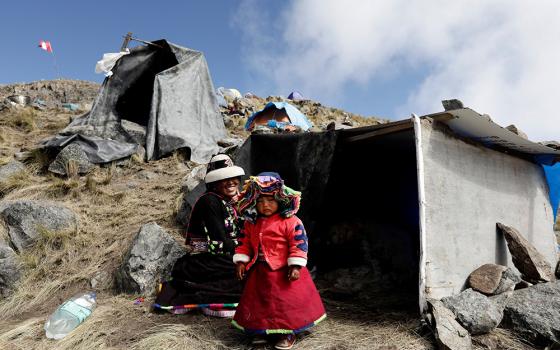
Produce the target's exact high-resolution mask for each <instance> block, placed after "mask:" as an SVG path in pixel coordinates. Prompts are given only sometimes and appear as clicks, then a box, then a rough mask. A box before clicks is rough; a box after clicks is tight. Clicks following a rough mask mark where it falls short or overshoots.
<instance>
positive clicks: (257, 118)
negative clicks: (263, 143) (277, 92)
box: [245, 102, 313, 134]
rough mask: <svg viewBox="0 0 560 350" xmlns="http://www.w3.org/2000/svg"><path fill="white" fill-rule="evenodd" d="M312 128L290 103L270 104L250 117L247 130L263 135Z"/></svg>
mask: <svg viewBox="0 0 560 350" xmlns="http://www.w3.org/2000/svg"><path fill="white" fill-rule="evenodd" d="M312 126H313V125H312V124H311V122H310V121H309V120H308V119H307V117H306V116H305V115H304V114H303V113H301V112H300V111H299V110H298V109H297V108H296V107H294V106H292V105H291V104H289V103H288V102H269V103H267V104H266V106H264V108H263V109H262V110H260V111H258V112H255V113H253V114H252V115H251V116H250V117H249V119H248V120H247V123H246V124H245V130H248V131H251V132H253V133H261V134H267V133H279V132H301V131H308V130H309V129H310V128H311V127H312Z"/></svg>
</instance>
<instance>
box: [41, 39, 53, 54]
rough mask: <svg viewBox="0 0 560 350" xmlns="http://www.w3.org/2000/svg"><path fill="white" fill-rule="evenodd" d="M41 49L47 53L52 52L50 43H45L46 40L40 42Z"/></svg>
mask: <svg viewBox="0 0 560 350" xmlns="http://www.w3.org/2000/svg"><path fill="white" fill-rule="evenodd" d="M39 47H40V48H41V49H43V50H45V51H47V52H52V47H51V42H50V41H45V40H41V41H39Z"/></svg>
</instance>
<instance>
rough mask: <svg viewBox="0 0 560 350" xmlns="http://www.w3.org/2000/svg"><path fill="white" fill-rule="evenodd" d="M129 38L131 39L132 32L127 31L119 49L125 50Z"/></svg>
mask: <svg viewBox="0 0 560 350" xmlns="http://www.w3.org/2000/svg"><path fill="white" fill-rule="evenodd" d="M131 39H132V32H128V33H127V34H126V36H125V37H124V41H123V43H122V46H121V51H124V50H126V48H127V47H128V43H129V42H130V40H131Z"/></svg>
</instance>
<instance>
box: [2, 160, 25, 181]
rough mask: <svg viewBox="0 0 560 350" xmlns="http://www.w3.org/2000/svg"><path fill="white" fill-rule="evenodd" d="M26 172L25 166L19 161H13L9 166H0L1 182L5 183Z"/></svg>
mask: <svg viewBox="0 0 560 350" xmlns="http://www.w3.org/2000/svg"><path fill="white" fill-rule="evenodd" d="M24 171H25V165H23V163H21V162H18V161H17V160H12V161H11V162H9V163H8V164H5V165H2V166H0V182H5V181H6V180H8V179H9V178H10V177H12V176H14V175H16V174H19V173H21V172H24Z"/></svg>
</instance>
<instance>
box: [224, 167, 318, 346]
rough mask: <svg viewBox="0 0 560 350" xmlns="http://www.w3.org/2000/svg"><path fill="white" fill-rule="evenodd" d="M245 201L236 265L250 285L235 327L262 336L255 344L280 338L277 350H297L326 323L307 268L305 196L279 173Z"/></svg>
mask: <svg viewBox="0 0 560 350" xmlns="http://www.w3.org/2000/svg"><path fill="white" fill-rule="evenodd" d="M241 196H242V198H241V200H240V201H239V210H240V213H241V214H243V215H244V216H245V217H246V218H247V221H246V222H245V226H244V230H243V232H242V233H241V235H240V239H239V245H238V247H237V248H236V249H235V255H234V256H233V261H234V263H236V273H237V277H238V278H239V279H240V280H241V279H245V278H246V283H245V288H244V290H243V294H242V295H241V300H240V302H239V305H238V307H237V311H236V313H235V316H234V319H233V321H232V323H233V325H234V326H235V327H237V328H239V329H241V330H242V331H244V332H246V333H247V334H249V335H253V336H256V337H255V339H254V341H253V343H258V342H260V341H261V340H264V336H266V335H269V334H279V335H280V337H279V339H278V342H277V343H276V345H275V348H276V349H291V348H292V346H293V344H294V342H295V339H296V337H295V335H296V334H298V333H300V332H302V331H304V330H306V329H308V328H310V327H312V326H314V325H316V324H317V323H319V322H320V321H322V320H323V319H324V318H325V317H326V314H325V309H324V307H323V303H322V302H321V298H320V296H319V293H318V292H317V289H316V288H315V285H314V283H313V281H312V280H311V276H310V274H309V271H308V270H307V268H306V267H305V265H306V263H307V236H306V234H305V229H304V227H303V224H302V222H301V220H300V219H299V218H298V217H297V216H295V215H294V214H295V213H296V212H297V211H298V209H299V201H300V197H301V193H300V192H297V191H294V190H292V189H291V188H289V187H287V186H285V185H284V181H283V180H282V179H281V178H280V175H278V174H277V173H261V174H259V175H258V176H252V177H251V178H250V179H249V180H248V181H247V182H246V183H245V186H244V189H243V192H242V193H241Z"/></svg>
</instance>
